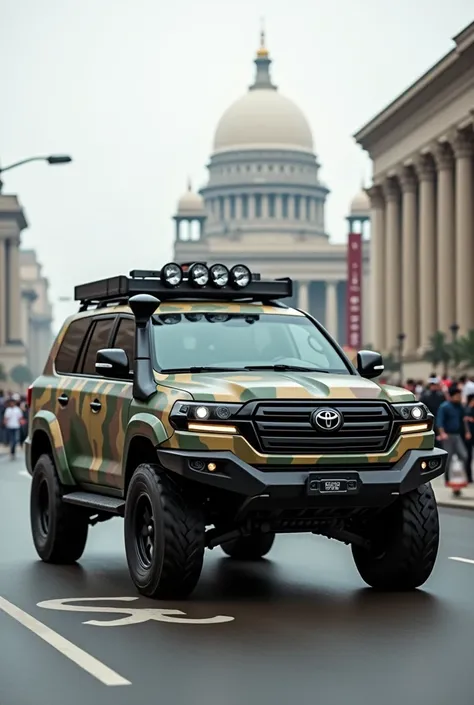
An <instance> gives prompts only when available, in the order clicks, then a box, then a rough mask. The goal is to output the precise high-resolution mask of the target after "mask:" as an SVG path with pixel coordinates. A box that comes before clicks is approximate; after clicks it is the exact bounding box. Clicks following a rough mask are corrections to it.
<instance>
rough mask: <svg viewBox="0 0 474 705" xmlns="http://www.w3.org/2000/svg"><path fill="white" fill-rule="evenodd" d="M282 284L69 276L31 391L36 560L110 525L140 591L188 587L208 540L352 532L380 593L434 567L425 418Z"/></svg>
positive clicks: (250, 554)
mask: <svg viewBox="0 0 474 705" xmlns="http://www.w3.org/2000/svg"><path fill="white" fill-rule="evenodd" d="M291 296H292V282H291V280H289V279H277V280H263V279H261V277H260V276H259V275H258V274H252V273H251V272H250V270H249V269H248V268H247V267H246V266H244V265H236V266H234V267H232V269H230V270H229V268H227V267H225V266H224V265H221V264H215V265H213V266H211V267H208V266H207V265H206V264H204V263H194V264H192V265H189V264H186V265H177V264H175V263H170V264H167V265H165V266H164V267H162V269H161V270H160V271H156V272H155V271H150V272H148V271H134V272H131V273H130V277H126V276H119V277H115V278H111V279H106V280H102V281H97V282H92V283H89V284H84V285H81V286H77V287H76V289H75V298H76V300H77V301H79V302H80V304H79V311H78V313H77V314H75V315H73V316H72V317H70V318H69V319H68V320H67V321H66V322H65V323H64V326H63V328H62V330H61V331H60V333H59V335H58V338H57V340H56V341H55V343H54V345H53V347H52V350H51V353H50V355H49V358H48V361H47V363H46V366H45V369H44V372H43V374H42V375H41V376H40V377H39V378H38V379H37V380H36V381H35V382H34V384H33V385H32V386H31V388H30V389H29V405H30V425H29V436H28V439H27V467H28V471H29V473H30V474H31V475H32V483H31V501H30V512H31V528H32V534H33V540H34V544H35V547H36V550H37V552H38V554H39V556H40V557H41V558H42V559H43V560H44V561H46V562H51V563H70V562H74V561H77V560H78V559H79V558H80V557H81V555H82V553H83V551H84V548H85V545H86V540H87V535H88V529H89V526H90V525H94V524H95V523H97V522H99V521H105V520H107V519H110V518H112V517H114V516H120V517H123V518H124V536H125V550H126V556H127V562H128V566H129V571H130V575H131V578H132V580H133V582H134V584H135V586H136V588H137V590H138V591H140V592H141V593H143V594H144V595H147V596H149V597H155V598H176V597H181V598H184V597H186V596H188V595H189V594H190V593H191V592H192V591H193V589H194V588H195V586H196V584H197V582H198V580H199V577H200V574H201V570H202V565H203V559H204V552H205V548H209V549H212V548H214V547H216V546H221V548H222V549H223V551H224V552H225V553H226V554H227V555H228V556H230V557H232V558H234V559H240V560H255V559H259V558H261V557H262V556H264V555H266V554H268V552H269V551H270V549H271V547H272V545H273V543H274V540H275V535H276V534H278V533H289V532H291V533H295V532H299V533H304V532H306V533H313V534H319V535H323V536H326V537H329V538H334V539H337V540H339V541H342V542H344V543H346V544H350V545H351V550H352V556H353V558H354V561H355V565H356V567H357V569H358V571H359V573H360V576H361V578H362V579H363V580H364V581H365V582H366V583H367V584H368V585H370V586H372V587H374V588H379V589H391V590H407V589H414V588H416V587H418V586H420V585H422V584H423V583H424V582H425V581H426V580H427V579H428V577H429V576H430V574H431V571H432V569H433V566H434V564H435V560H436V556H437V552H438V542H439V524H438V512H437V506H436V502H435V498H434V495H433V490H432V487H431V485H430V480H432V479H433V478H434V477H436V476H438V475H441V474H443V472H444V468H445V464H446V453H445V452H444V451H442V450H439V449H436V448H434V434H433V417H432V416H431V414H430V413H429V411H428V410H427V409H426V407H425V406H424V405H423V404H420V403H418V402H417V401H416V399H415V398H414V396H413V395H412V394H411V393H409V392H407V391H406V390H404V389H401V388H397V387H393V386H387V385H381V384H378V383H377V382H376V381H374V380H375V379H376V378H377V377H378V376H380V374H381V373H382V371H383V361H382V358H381V356H380V355H379V354H378V353H375V352H371V351H366V350H364V351H360V352H359V353H358V355H357V362H356V364H355V365H354V364H353V363H352V362H351V361H350V360H349V359H348V358H347V357H346V355H345V354H344V352H343V351H342V349H341V348H340V347H339V345H338V344H337V343H336V342H335V341H334V340H333V339H332V338H331V337H330V335H329V334H328V333H327V332H326V330H325V329H324V328H323V327H322V326H321V325H320V324H319V323H318V321H316V320H315V319H314V318H312V317H311V316H310V315H308V314H307V313H304V312H302V311H300V310H296V309H294V308H290V307H289V306H287V305H286V304H285V303H284V300H285V299H287V300H288V297H291Z"/></svg>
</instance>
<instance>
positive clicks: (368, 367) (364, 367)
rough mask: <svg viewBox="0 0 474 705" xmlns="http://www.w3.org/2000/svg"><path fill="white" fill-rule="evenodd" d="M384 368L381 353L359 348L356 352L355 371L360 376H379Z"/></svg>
mask: <svg viewBox="0 0 474 705" xmlns="http://www.w3.org/2000/svg"><path fill="white" fill-rule="evenodd" d="M384 369H385V365H384V364H383V358H382V355H381V354H380V353H378V352H373V351H372V350H359V352H358V353H357V371H358V373H359V374H360V376H361V377H365V378H366V379H373V378H374V377H379V376H380V375H381V374H382V372H383V371H384Z"/></svg>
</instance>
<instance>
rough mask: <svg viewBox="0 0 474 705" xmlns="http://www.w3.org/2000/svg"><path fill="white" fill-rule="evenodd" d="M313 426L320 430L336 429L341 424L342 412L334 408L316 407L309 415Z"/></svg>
mask: <svg viewBox="0 0 474 705" xmlns="http://www.w3.org/2000/svg"><path fill="white" fill-rule="evenodd" d="M311 421H312V424H313V426H314V427H315V428H316V429H318V430H320V431H337V430H338V428H340V427H341V426H342V421H343V419H342V414H340V413H339V411H336V409H316V411H313V413H312V415H311Z"/></svg>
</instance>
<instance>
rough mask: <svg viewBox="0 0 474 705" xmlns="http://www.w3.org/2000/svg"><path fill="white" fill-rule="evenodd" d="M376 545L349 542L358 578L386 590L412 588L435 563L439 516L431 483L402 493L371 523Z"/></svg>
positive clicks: (421, 583) (372, 535) (422, 580)
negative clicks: (366, 545)
mask: <svg viewBox="0 0 474 705" xmlns="http://www.w3.org/2000/svg"><path fill="white" fill-rule="evenodd" d="M370 533H371V535H370V536H369V537H368V538H370V539H373V540H374V545H375V546H376V548H375V549H374V550H373V551H368V550H366V549H365V548H363V547H361V546H356V545H352V555H353V557H354V562H355V564H356V567H357V570H358V571H359V574H360V576H361V578H362V579H363V580H364V581H365V582H366V583H367V585H369V586H370V587H372V588H375V589H377V590H385V591H394V592H395V591H406V590H415V589H416V588H418V587H420V586H421V585H423V583H425V582H426V581H427V580H428V578H429V577H430V575H431V572H432V570H433V568H434V566H435V563H436V558H437V555H438V548H439V516H438V508H437V505H436V499H435V495H434V492H433V488H432V487H431V484H430V483H428V484H425V485H421V486H420V487H417V488H416V489H414V490H412V491H411V492H408V493H407V494H404V495H401V496H400V497H399V498H398V499H397V500H396V502H395V503H394V504H393V505H392V506H390V507H389V508H388V509H387V510H384V511H383V512H382V513H381V515H379V517H378V519H377V520H376V521H375V522H374V523H373V524H372V526H371V532H370Z"/></svg>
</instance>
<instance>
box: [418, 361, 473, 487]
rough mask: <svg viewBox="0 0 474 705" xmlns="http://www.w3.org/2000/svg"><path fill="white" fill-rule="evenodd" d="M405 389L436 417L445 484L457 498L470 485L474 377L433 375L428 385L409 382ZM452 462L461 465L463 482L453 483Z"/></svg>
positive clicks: (438, 445) (437, 444)
mask: <svg viewBox="0 0 474 705" xmlns="http://www.w3.org/2000/svg"><path fill="white" fill-rule="evenodd" d="M405 387H406V389H408V390H410V391H411V392H413V394H415V396H416V397H417V398H418V399H419V401H421V402H423V404H425V406H426V407H427V408H428V409H429V410H430V412H431V413H432V414H433V416H434V417H435V429H434V430H435V436H436V446H437V447H438V448H443V449H444V450H446V451H447V452H448V461H447V463H446V472H445V483H446V485H447V486H448V487H449V486H450V487H452V491H453V494H454V495H460V494H461V488H462V486H466V485H470V484H472V455H473V447H474V377H468V376H467V375H463V376H461V377H459V378H458V379H455V378H450V377H448V375H444V376H443V377H441V378H440V377H437V376H436V375H435V374H432V375H431V377H430V378H429V379H428V382H427V384H423V383H422V382H419V381H415V380H413V379H409V380H407V382H406V385H405ZM453 460H455V461H456V462H457V463H458V466H457V467H459V464H460V468H461V471H462V473H463V474H464V477H465V480H464V481H462V480H461V481H459V480H456V482H454V481H452V478H451V473H452V470H453ZM458 477H459V475H458Z"/></svg>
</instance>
